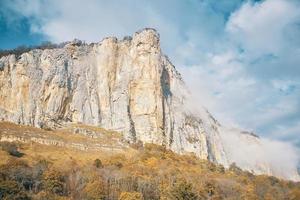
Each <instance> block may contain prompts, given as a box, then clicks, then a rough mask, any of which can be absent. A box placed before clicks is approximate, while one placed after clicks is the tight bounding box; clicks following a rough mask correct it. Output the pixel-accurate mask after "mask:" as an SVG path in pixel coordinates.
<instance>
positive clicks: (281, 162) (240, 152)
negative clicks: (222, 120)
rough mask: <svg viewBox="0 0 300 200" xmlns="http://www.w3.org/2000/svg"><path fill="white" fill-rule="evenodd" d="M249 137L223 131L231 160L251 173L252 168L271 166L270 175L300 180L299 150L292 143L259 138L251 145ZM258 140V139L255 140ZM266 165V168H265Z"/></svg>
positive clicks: (233, 131)
mask: <svg viewBox="0 0 300 200" xmlns="http://www.w3.org/2000/svg"><path fill="white" fill-rule="evenodd" d="M249 137H252V136H248V135H244V134H243V133H242V134H241V133H240V132H238V131H236V130H232V129H231V130H230V129H227V130H226V129H225V130H224V129H223V130H221V138H222V141H223V144H224V145H225V149H226V150H227V152H228V153H227V155H228V157H229V159H231V160H232V161H233V162H235V163H236V165H237V166H239V167H241V168H242V169H246V170H249V171H251V169H250V168H251V167H255V166H256V168H258V170H257V171H256V173H257V174H260V171H259V169H260V168H261V169H263V168H264V167H266V166H267V165H268V166H271V169H268V170H267V171H268V173H269V174H277V175H278V176H279V177H282V178H287V179H290V180H298V181H299V180H300V179H299V175H298V174H297V166H298V163H299V153H300V152H299V149H297V148H296V147H295V146H293V145H292V144H290V143H287V142H282V141H276V140H271V139H267V138H259V139H258V140H257V141H255V142H254V143H249V142H248V141H247V140H245V139H246V138H248V139H249ZM253 139H254V140H256V138H253ZM264 164H265V166H264Z"/></svg>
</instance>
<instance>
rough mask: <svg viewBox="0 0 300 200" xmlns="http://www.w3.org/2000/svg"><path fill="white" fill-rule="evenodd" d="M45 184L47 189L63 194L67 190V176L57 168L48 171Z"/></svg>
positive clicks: (45, 175)
mask: <svg viewBox="0 0 300 200" xmlns="http://www.w3.org/2000/svg"><path fill="white" fill-rule="evenodd" d="M43 185H44V188H45V189H46V191H48V192H51V193H54V194H57V195H61V196H62V195H64V191H65V177H64V176H63V175H62V173H61V172H59V171H57V170H53V169H52V170H49V171H46V173H45V174H44V180H43Z"/></svg>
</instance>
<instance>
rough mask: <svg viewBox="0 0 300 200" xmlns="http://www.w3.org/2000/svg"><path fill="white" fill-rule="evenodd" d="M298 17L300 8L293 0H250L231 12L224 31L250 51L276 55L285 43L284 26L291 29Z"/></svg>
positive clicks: (285, 33)
mask: <svg viewBox="0 0 300 200" xmlns="http://www.w3.org/2000/svg"><path fill="white" fill-rule="evenodd" d="M299 17H300V7H299V3H297V2H296V1H292V0H267V1H263V2H256V3H252V2H250V1H249V2H247V3H245V4H244V5H243V6H242V7H241V8H240V9H239V10H237V11H236V12H234V13H233V14H232V15H231V17H230V19H229V21H228V23H227V26H226V30H227V31H228V32H229V33H230V34H231V35H232V39H233V40H234V41H236V42H237V43H239V44H240V45H242V47H243V48H246V49H247V50H248V51H251V53H253V54H275V55H276V54H278V53H280V51H281V50H282V48H284V47H285V45H287V42H286V40H288V39H289V38H288V37H287V36H288V35H287V32H286V29H287V28H293V25H295V23H297V22H299ZM289 31H293V30H292V29H290V30H289Z"/></svg>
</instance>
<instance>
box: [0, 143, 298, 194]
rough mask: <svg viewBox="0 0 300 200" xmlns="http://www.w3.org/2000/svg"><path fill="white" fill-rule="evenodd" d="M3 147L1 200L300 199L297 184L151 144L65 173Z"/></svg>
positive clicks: (72, 166)
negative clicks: (253, 173)
mask: <svg viewBox="0 0 300 200" xmlns="http://www.w3.org/2000/svg"><path fill="white" fill-rule="evenodd" d="M1 146H2V150H3V151H6V152H7V153H8V154H9V155H10V159H8V161H7V162H6V163H5V164H3V165H1V166H0V199H5V200H8V199H9V200H30V199H33V200H46V199H51V200H52V199H57V200H67V199H69V200H77V199H78V200H99V199H100V200H101V199H103V200H118V199H119V200H143V199H144V200H201V199H213V200H219V199H220V200H221V199H247V200H252V199H253V200H254V199H255V200H257V199H262V200H263V199H280V200H281V199H291V200H296V199H300V185H299V183H293V182H288V181H282V180H279V179H277V178H274V177H268V176H254V175H252V174H250V173H248V172H244V171H242V170H240V169H239V168H238V167H236V166H235V165H232V166H231V167H230V169H228V170H225V169H224V168H223V167H222V166H220V165H215V164H213V163H209V162H207V161H203V160H199V159H197V158H196V157H195V156H192V155H190V156H179V155H177V154H175V153H173V152H171V151H168V150H166V149H164V148H163V147H161V146H157V145H152V144H147V145H145V146H136V147H135V148H136V149H137V150H138V153H137V154H135V155H134V156H131V157H128V156H126V155H125V154H115V155H111V156H110V157H109V158H108V159H105V160H101V159H95V160H94V161H93V162H91V163H86V164H85V165H83V166H82V165H80V164H79V163H78V162H77V161H76V160H74V161H73V162H72V163H66V164H65V165H64V166H61V167H57V166H55V163H53V162H50V161H48V160H46V159H43V158H40V159H37V160H35V161H34V162H32V163H28V161H25V159H23V158H24V157H26V155H23V156H20V154H19V153H21V152H20V151H21V150H20V149H22V148H20V147H18V148H17V149H16V145H15V144H14V145H13V146H11V147H10V145H9V144H7V143H2V144H1ZM16 152H19V153H16ZM52 156H55V155H52Z"/></svg>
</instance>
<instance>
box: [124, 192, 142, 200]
mask: <svg viewBox="0 0 300 200" xmlns="http://www.w3.org/2000/svg"><path fill="white" fill-rule="evenodd" d="M119 200H143V195H142V194H141V193H139V192H122V193H121V195H120V197H119Z"/></svg>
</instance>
